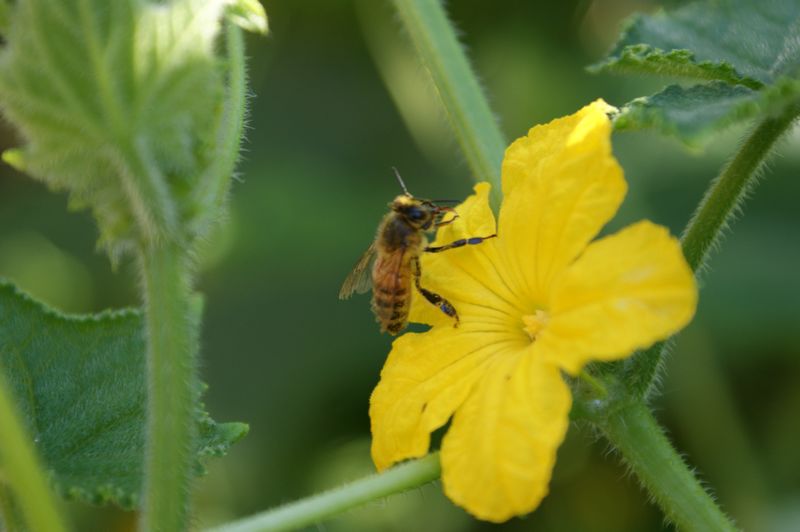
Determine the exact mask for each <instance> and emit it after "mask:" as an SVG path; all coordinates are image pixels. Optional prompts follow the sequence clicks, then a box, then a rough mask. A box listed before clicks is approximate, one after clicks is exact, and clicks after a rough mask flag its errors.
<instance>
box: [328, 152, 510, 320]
mask: <svg viewBox="0 0 800 532" xmlns="http://www.w3.org/2000/svg"><path fill="white" fill-rule="evenodd" d="M393 170H394V174H395V176H396V177H397V180H398V181H399V182H400V186H401V187H402V189H403V194H400V195H399V196H397V197H396V198H394V200H393V201H392V202H391V203H390V204H389V212H388V213H387V214H386V215H385V216H384V217H383V220H382V221H381V223H380V225H379V226H378V231H377V234H376V235H375V241H374V242H373V243H372V245H370V247H369V248H368V249H367V251H365V252H364V254H363V255H362V256H361V258H360V259H359V261H358V262H357V263H356V265H355V268H353V271H352V272H350V275H348V276H347V279H345V281H344V283H343V284H342V288H341V290H339V299H347V298H349V297H350V296H352V295H353V293H355V292H358V293H364V292H366V291H368V290H369V289H370V288H372V311H373V313H374V314H375V317H376V319H377V321H378V323H380V326H381V332H387V331H388V332H389V334H391V335H396V334H398V333H399V332H400V331H402V330H403V329H405V327H406V325H407V324H408V311H409V308H410V307H411V297H412V286H411V285H412V282H413V284H414V286H415V287H416V289H417V291H418V292H419V293H420V294H422V296H423V297H424V298H425V299H426V300H428V301H429V302H430V303H431V304H432V305H434V306H435V307H437V308H438V309H439V310H441V311H442V312H444V313H445V314H446V315H448V316H450V317H451V318H453V320H454V322H453V326H454V327H458V325H459V318H458V312H457V311H456V309H455V307H453V305H452V304H451V303H450V302H449V301H448V300H447V299H445V298H443V297H442V296H440V295H439V294H437V293H435V292H432V291H430V290H428V289H427V288H424V287H423V286H421V284H420V276H421V274H422V270H421V267H420V261H419V257H420V255H421V254H422V253H439V252H442V251H446V250H448V249H453V248H458V247H461V246H465V245H476V244H480V243H481V242H483V241H484V240H487V239H489V238H494V237H496V236H497V234H493V235H488V236H480V237H472V238H462V239H460V240H456V241H454V242H450V243H449V244H445V245H443V246H429V245H428V241H427V239H426V237H425V233H426V232H430V231H435V230H436V229H437V228H439V227H441V226H443V225H447V224H450V223H452V222H453V221H455V220H456V219H457V218H458V214H457V213H456V212H455V211H454V210H453V208H452V207H445V206H441V205H437V203H455V202H450V201H449V200H436V201H431V200H426V199H421V198H415V197H414V196H412V195H411V194H410V193H409V192H408V189H407V188H406V185H405V183H404V182H403V178H401V177H400V174H399V172H398V171H397V169H396V168H393ZM448 214H452V216H451V217H448V216H447V215H448ZM370 265H372V268H371V269H370Z"/></svg>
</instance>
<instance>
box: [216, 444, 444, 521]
mask: <svg viewBox="0 0 800 532" xmlns="http://www.w3.org/2000/svg"><path fill="white" fill-rule="evenodd" d="M440 472H441V468H440V466H439V455H438V454H437V453H434V454H430V455H428V456H426V457H424V458H420V459H419V460H412V461H410V462H406V463H405V464H401V465H399V466H396V467H393V468H392V469H389V470H388V471H385V472H383V473H379V474H374V475H370V476H368V477H365V478H362V479H359V480H356V481H354V482H351V483H349V484H345V485H344V486H341V487H339V488H335V489H332V490H330V491H326V492H324V493H320V494H319V495H314V496H313V497H309V498H307V499H302V500H299V501H297V502H293V503H289V504H287V505H285V506H281V507H278V508H275V509H274V510H268V511H266V512H263V513H260V514H256V515H253V516H251V517H247V518H245V519H241V520H239V521H234V522H232V523H228V524H226V525H222V526H220V527H218V528H214V529H213V530H211V531H209V532H277V531H279V530H295V529H298V528H302V527H307V526H310V525H313V524H314V523H319V522H321V521H323V520H324V519H327V518H329V517H332V516H334V515H337V514H340V513H342V512H345V511H347V510H350V509H351V508H355V507H357V506H361V505H362V504H365V503H368V502H370V501H374V500H376V499H381V498H383V497H387V496H389V495H393V494H395V493H401V492H404V491H407V490H409V489H412V488H416V487H419V486H422V485H423V484H427V483H428V482H431V481H433V480H436V479H437V478H439V474H440Z"/></svg>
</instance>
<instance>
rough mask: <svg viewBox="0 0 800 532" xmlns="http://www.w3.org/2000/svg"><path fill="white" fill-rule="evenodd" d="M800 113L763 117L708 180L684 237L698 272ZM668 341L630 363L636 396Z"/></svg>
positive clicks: (648, 387) (646, 388) (648, 383)
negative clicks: (717, 171)
mask: <svg viewBox="0 0 800 532" xmlns="http://www.w3.org/2000/svg"><path fill="white" fill-rule="evenodd" d="M798 114H800V107H797V106H795V107H790V108H789V109H787V110H786V111H785V112H784V113H783V114H782V115H780V116H778V117H771V118H767V119H765V120H764V121H763V122H761V123H760V124H759V125H758V126H757V127H756V128H755V129H754V130H753V131H752V132H751V133H750V135H749V136H748V137H747V138H746V139H745V141H744V142H743V143H742V145H741V147H740V148H739V151H738V152H737V153H736V155H735V156H734V158H733V159H731V161H730V162H729V163H728V164H727V165H726V166H725V167H724V168H723V169H722V172H720V174H719V176H717V178H716V179H714V181H712V182H711V184H710V185H709V187H708V190H706V193H705V195H704V196H703V199H702V200H701V202H700V204H699V205H698V207H697V210H696V211H695V213H694V215H693V216H692V219H691V220H690V221H689V223H688V224H687V226H686V229H685V230H684V232H683V237H682V238H681V245H682V247H683V253H684V255H685V256H686V260H687V261H688V263H689V266H690V267H691V268H692V270H693V271H694V272H695V275H698V276H699V275H700V274H701V273H702V270H703V268H704V267H705V265H706V263H707V261H708V258H709V256H710V254H711V251H712V250H713V249H714V247H715V245H716V244H717V243H718V242H719V239H720V237H721V236H722V233H723V232H724V231H725V229H726V228H727V227H728V225H729V224H730V223H731V222H732V221H733V219H734V218H735V217H736V213H737V212H738V211H739V210H740V209H741V208H742V204H743V203H744V200H745V198H746V197H747V193H748V191H750V190H751V189H752V188H753V186H754V185H755V184H756V182H757V180H758V176H759V173H760V170H761V168H762V166H763V165H764V162H765V161H766V159H767V157H768V156H769V154H770V152H771V150H772V148H773V146H774V145H775V143H776V142H777V141H778V140H779V139H780V138H781V136H782V135H783V134H784V133H786V132H787V131H788V130H789V129H790V128H791V126H792V124H793V123H794V121H795V119H796V118H797V117H798ZM666 346H667V344H666V343H665V342H659V343H658V344H655V345H654V346H653V347H651V348H650V349H648V350H646V351H644V352H642V353H640V354H638V355H637V356H636V357H634V358H633V359H631V360H630V361H629V362H628V363H627V364H626V366H627V368H626V374H627V377H626V378H625V379H624V380H625V382H627V383H628V386H629V388H630V389H631V391H632V392H633V394H634V395H635V396H637V397H646V396H647V395H648V394H650V393H651V392H652V389H653V384H654V381H655V380H656V377H657V375H658V368H659V365H660V364H661V363H662V359H663V357H664V356H665V353H666Z"/></svg>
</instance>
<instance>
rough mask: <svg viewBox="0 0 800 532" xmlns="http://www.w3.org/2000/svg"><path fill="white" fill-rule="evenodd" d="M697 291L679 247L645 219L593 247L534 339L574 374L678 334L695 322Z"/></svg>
mask: <svg viewBox="0 0 800 532" xmlns="http://www.w3.org/2000/svg"><path fill="white" fill-rule="evenodd" d="M696 306H697V287H696V285H695V281H694V276H693V275H692V271H691V269H690V268H689V266H688V264H687V263H686V259H685V258H684V257H683V253H682V252H681V247H680V244H679V243H678V241H677V240H676V239H675V238H673V237H671V236H670V235H669V232H668V231H667V229H666V228H664V227H661V226H658V225H655V224H653V223H651V222H648V221H642V222H638V223H636V224H633V225H631V226H628V227H626V228H625V229H623V230H622V231H620V232H618V233H616V234H614V235H611V236H608V237H606V238H603V239H600V240H598V241H597V242H594V243H592V244H591V245H590V246H589V247H588V248H587V249H586V252H585V253H584V254H583V255H582V256H581V257H580V258H579V259H578V260H577V261H575V263H574V264H572V265H571V266H570V267H569V268H568V269H567V271H566V272H565V273H564V275H563V276H562V277H561V278H560V279H559V280H558V281H557V284H556V285H555V286H554V288H553V295H552V306H551V308H550V320H549V323H548V324H547V326H546V327H545V328H544V329H543V331H542V333H541V335H540V336H539V337H538V338H537V340H536V341H537V343H541V344H542V345H543V348H545V351H546V352H547V353H550V354H557V355H554V356H551V360H552V362H554V363H557V364H559V365H560V366H561V367H562V368H563V369H564V370H566V371H568V372H570V373H573V374H575V373H577V372H578V371H579V370H580V368H581V367H582V366H583V365H584V364H585V363H586V362H587V361H589V360H590V359H595V360H613V359H617V358H623V357H625V356H628V355H630V354H631V353H632V352H633V351H634V350H635V349H640V348H644V347H648V346H650V345H651V344H653V343H654V342H656V341H657V340H661V339H664V338H666V337H668V336H669V335H671V334H673V333H675V332H677V331H678V330H680V329H681V328H682V327H683V326H685V325H686V324H687V323H689V321H690V320H691V319H692V316H693V315H694V311H695V307H696Z"/></svg>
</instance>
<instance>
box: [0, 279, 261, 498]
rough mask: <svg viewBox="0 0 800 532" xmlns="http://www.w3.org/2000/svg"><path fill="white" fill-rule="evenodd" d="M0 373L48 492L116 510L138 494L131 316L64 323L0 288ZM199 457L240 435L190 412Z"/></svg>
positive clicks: (141, 355)
mask: <svg viewBox="0 0 800 532" xmlns="http://www.w3.org/2000/svg"><path fill="white" fill-rule="evenodd" d="M0 369H1V370H2V371H3V372H4V374H5V377H6V381H7V383H8V386H9V388H10V390H11V391H12V393H13V395H14V397H15V399H16V401H17V408H18V411H19V412H20V414H21V415H22V417H23V419H25V420H26V422H27V424H28V430H29V431H30V433H31V434H32V435H33V437H34V441H35V442H36V446H37V450H38V451H39V454H40V455H41V456H42V458H43V460H44V462H45V464H46V466H47V467H48V469H50V470H51V472H52V475H53V481H54V484H55V487H56V489H57V490H58V491H59V492H60V493H61V494H62V495H64V496H66V497H68V498H74V499H80V500H84V501H89V502H93V503H103V502H109V501H110V502H114V503H116V504H118V505H120V506H122V507H125V508H132V507H134V506H136V504H137V503H138V497H139V493H140V492H141V485H142V473H143V459H144V442H145V437H144V427H145V417H146V414H145V402H146V382H145V340H144V324H143V317H142V315H141V313H140V312H138V311H134V310H123V311H115V312H104V313H101V314H97V315H90V316H65V315H63V314H59V313H57V312H55V311H53V310H51V309H48V308H46V307H44V306H43V305H42V304H40V303H38V302H36V301H33V300H32V299H30V298H29V297H27V296H25V295H23V294H21V293H20V292H18V291H17V290H16V289H15V288H14V287H13V286H12V285H10V284H8V283H6V282H0ZM196 420H197V424H198V430H199V434H200V437H199V441H198V443H197V448H196V471H197V473H198V474H201V473H202V472H203V467H202V465H201V462H200V458H201V457H205V456H221V455H224V454H225V453H226V452H227V450H228V448H229V447H230V446H231V445H232V444H233V443H234V442H236V441H237V440H239V439H241V438H242V437H243V436H244V435H245V434H246V433H247V425H244V424H242V423H223V424H218V423H216V422H214V421H213V420H212V419H211V418H210V417H209V416H208V414H207V413H205V412H204V411H203V409H202V405H199V406H198V410H197V413H196Z"/></svg>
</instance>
